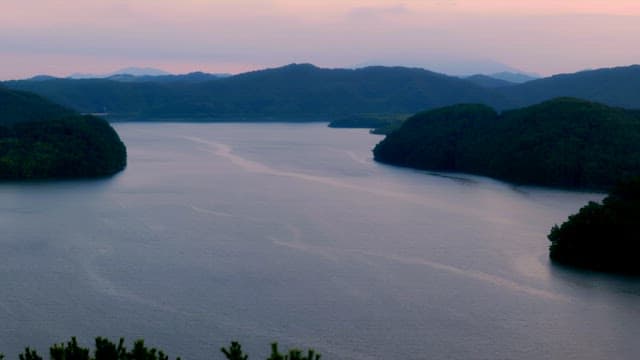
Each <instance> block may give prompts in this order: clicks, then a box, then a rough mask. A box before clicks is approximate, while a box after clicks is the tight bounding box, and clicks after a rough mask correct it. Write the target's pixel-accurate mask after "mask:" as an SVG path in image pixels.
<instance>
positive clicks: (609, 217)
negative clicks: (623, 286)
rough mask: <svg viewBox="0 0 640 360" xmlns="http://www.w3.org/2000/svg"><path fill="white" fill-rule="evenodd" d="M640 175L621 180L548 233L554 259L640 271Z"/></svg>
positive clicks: (634, 271)
mask: <svg viewBox="0 0 640 360" xmlns="http://www.w3.org/2000/svg"><path fill="white" fill-rule="evenodd" d="M638 220H640V178H636V179H634V180H630V181H625V182H622V183H620V184H619V185H618V186H616V187H615V189H614V190H613V191H612V192H611V193H610V194H609V196H607V197H606V198H605V199H604V200H603V202H602V204H599V203H595V202H590V203H589V204H588V205H586V206H585V207H583V208H582V209H580V211H579V212H578V213H577V214H575V215H572V216H570V217H569V220H568V221H566V222H565V223H563V224H562V225H561V226H557V225H556V226H554V227H553V228H552V229H551V233H550V234H549V240H550V241H551V246H550V248H549V250H550V252H549V254H550V257H551V259H552V260H554V261H557V262H559V263H564V264H568V265H572V266H578V267H584V268H589V269H593V270H599V271H611V272H621V273H629V274H640V261H638V255H639V254H640V233H638Z"/></svg>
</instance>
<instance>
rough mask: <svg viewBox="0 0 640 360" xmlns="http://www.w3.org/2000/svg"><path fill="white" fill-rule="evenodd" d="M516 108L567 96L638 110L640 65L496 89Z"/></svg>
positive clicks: (591, 71) (575, 74) (581, 73)
mask: <svg viewBox="0 0 640 360" xmlns="http://www.w3.org/2000/svg"><path fill="white" fill-rule="evenodd" d="M497 90H498V91H499V92H501V93H502V94H503V95H505V96H508V97H509V99H510V100H511V101H512V102H513V104H514V105H515V106H526V105H531V104H534V103H538V102H541V101H545V100H549V99H551V98H555V97H561V96H570V97H576V98H581V99H585V100H591V101H597V102H601V103H604V104H607V105H610V106H618V107H623V108H629V109H640V65H631V66H620V67H613V68H604V69H596V70H585V71H580V72H577V73H573V74H560V75H554V76H551V77H547V78H543V79H538V80H533V81H529V82H526V83H524V84H520V85H517V86H513V87H508V88H501V89H497Z"/></svg>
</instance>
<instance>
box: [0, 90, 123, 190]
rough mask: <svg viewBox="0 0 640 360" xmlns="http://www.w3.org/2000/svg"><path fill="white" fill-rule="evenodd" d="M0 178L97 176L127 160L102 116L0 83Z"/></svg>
mask: <svg viewBox="0 0 640 360" xmlns="http://www.w3.org/2000/svg"><path fill="white" fill-rule="evenodd" d="M0 105H1V106H0V180H24V179H50V178H79V177H100V176H107V175H111V174H114V173H116V172H118V171H120V170H122V169H124V167H125V166H126V148H125V146H124V144H123V143H122V141H121V140H120V137H119V136H118V134H117V133H116V132H115V130H114V129H113V128H112V127H111V126H110V125H109V123H107V122H106V121H105V120H103V119H100V118H97V117H93V116H81V115H79V114H77V113H75V112H74V111H72V110H69V109H66V108H64V107H61V106H59V105H55V104H53V103H50V102H48V101H46V100H44V99H42V98H41V97H40V96H37V95H34V94H28V93H24V92H21V91H11V90H7V89H2V88H0Z"/></svg>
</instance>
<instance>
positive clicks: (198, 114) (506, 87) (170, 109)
mask: <svg viewBox="0 0 640 360" xmlns="http://www.w3.org/2000/svg"><path fill="white" fill-rule="evenodd" d="M4 85H5V86H7V87H10V88H14V89H19V90H25V91H31V92H35V93H38V94H40V95H41V96H44V97H46V98H49V99H51V100H53V101H54V102H57V103H60V104H62V105H65V106H67V107H70V108H73V109H75V110H77V111H79V112H82V113H95V112H104V111H105V109H106V112H108V113H110V114H112V115H113V116H116V117H126V118H133V119H145V120H148V119H163V118H164V119H166V118H173V119H175V118H199V119H209V120H216V119H218V120H219V119H228V118H238V119H244V118H246V119H256V118H265V119H266V118H271V119H278V118H279V119H285V118H289V119H302V118H305V117H306V118H321V119H322V118H324V119H327V120H328V118H329V117H332V118H335V117H337V116H350V115H357V114H366V113H369V114H373V113H386V114H391V113H414V112H417V111H420V110H426V109H433V108H437V107H442V106H447V105H453V104H458V103H479V104H485V105H488V106H491V107H492V108H494V109H497V110H505V109H512V108H517V107H523V106H528V105H532V104H535V103H539V102H542V101H545V100H549V99H552V98H556V97H563V96H565V97H575V98H583V99H586V100H591V101H597V102H601V103H604V104H607V105H610V106H618V107H624V108H629V109H634V108H635V109H640V91H639V90H640V66H638V65H632V66H627V67H618V68H611V69H599V70H591V71H583V72H578V73H575V74H565V75H556V76H552V77H549V78H543V79H538V80H532V81H528V82H525V83H522V84H510V83H508V82H506V81H504V80H499V79H493V78H491V77H488V76H485V75H481V76H474V77H472V78H468V79H461V78H458V77H453V76H448V75H444V74H440V73H435V72H432V71H428V70H425V69H420V68H406V67H384V66H371V67H366V68H360V69H324V68H319V67H316V66H314V65H312V64H290V65H287V66H283V67H278V68H272V69H265V70H257V71H252V72H247V73H243V74H238V75H234V76H226V77H225V76H218V75H215V74H205V73H191V74H185V75H161V76H130V75H115V76H113V77H111V78H106V79H77V80H76V79H51V78H47V77H39V78H38V79H30V80H20V81H8V82H4Z"/></svg>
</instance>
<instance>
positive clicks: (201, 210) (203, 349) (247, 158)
mask: <svg viewBox="0 0 640 360" xmlns="http://www.w3.org/2000/svg"><path fill="white" fill-rule="evenodd" d="M117 130H118V131H119V132H120V134H121V136H122V138H123V139H124V141H125V142H126V143H127V146H128V151H129V166H128V168H127V169H126V171H125V172H123V173H122V174H120V175H118V176H116V177H114V178H112V179H108V180H101V181H79V182H47V183H29V184H6V183H4V184H0V230H1V231H2V235H1V237H0V249H1V250H0V251H1V253H0V281H1V282H0V285H1V288H0V351H2V352H4V353H5V354H6V355H7V356H8V358H10V359H13V358H17V353H18V352H19V351H21V349H22V348H23V347H24V346H26V345H31V346H35V347H36V348H37V349H39V350H40V352H41V353H44V354H46V353H47V350H46V349H47V346H48V345H49V344H51V343H53V342H59V341H63V340H67V339H68V338H69V337H70V336H73V335H75V336H79V337H80V338H81V339H82V342H84V343H87V344H88V343H89V342H91V341H92V338H93V337H95V336H98V335H103V336H110V337H119V336H125V337H126V338H127V339H129V340H131V339H134V338H139V337H144V338H145V339H146V341H147V343H148V344H150V345H154V346H159V347H161V348H163V349H165V350H166V351H167V352H168V353H169V354H170V355H172V356H182V357H183V358H184V359H187V360H189V359H214V358H221V356H219V353H218V349H219V347H220V346H222V345H224V344H226V343H227V342H228V341H230V340H232V339H239V340H241V341H242V343H243V345H244V347H246V348H247V350H248V351H249V352H250V354H251V358H252V359H259V358H265V357H266V354H267V351H268V347H269V343H270V342H271V341H275V340H277V341H279V342H280V343H281V344H283V345H284V346H287V347H289V346H300V347H302V346H312V347H315V348H316V349H318V350H319V351H320V352H321V353H322V354H323V355H324V358H325V359H427V358H429V359H581V360H583V359H604V358H610V359H637V356H638V355H637V354H638V353H639V352H640V343H639V342H638V335H639V334H640V281H638V280H634V279H625V278H620V277H613V276H606V275H597V274H592V273H588V272H578V271H572V270H567V269H562V268H558V267H554V266H551V265H550V264H549V261H548V259H547V245H548V244H547V240H546V235H547V233H548V230H549V228H550V227H551V226H552V225H553V224H554V223H557V222H561V221H563V220H564V219H565V218H566V217H567V215H569V214H571V213H573V212H575V211H576V210H578V209H579V208H580V207H581V206H583V205H584V204H585V203H586V202H587V201H589V200H599V199H601V198H602V195H599V194H584V193H572V192H564V191H553V190H548V189H534V188H524V187H513V186H511V185H508V184H504V183H501V182H497V181H493V180H488V179H485V178H478V177H467V176H444V175H434V174H428V173H425V172H420V171H414V170H408V169H401V168H394V167H389V166H385V165H381V164H377V163H374V162H373V161H372V156H371V148H372V147H373V145H374V144H375V143H376V142H378V141H379V140H380V137H377V136H373V135H369V134H368V133H367V132H366V131H362V130H344V129H329V128H326V127H325V126H324V125H320V124H311V125H309V124H307V125H287V124H267V125H265V124H118V125H117ZM220 355H221V354H220Z"/></svg>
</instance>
